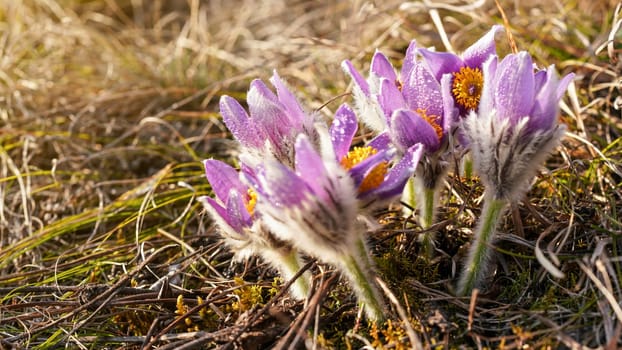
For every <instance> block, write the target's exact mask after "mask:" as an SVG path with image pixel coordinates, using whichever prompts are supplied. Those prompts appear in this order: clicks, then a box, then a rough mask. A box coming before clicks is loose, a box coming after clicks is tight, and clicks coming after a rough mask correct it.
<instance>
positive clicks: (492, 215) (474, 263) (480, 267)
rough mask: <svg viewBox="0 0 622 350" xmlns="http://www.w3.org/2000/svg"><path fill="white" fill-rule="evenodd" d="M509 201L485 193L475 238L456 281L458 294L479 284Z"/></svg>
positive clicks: (465, 292)
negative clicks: (491, 245)
mask: <svg viewBox="0 0 622 350" xmlns="http://www.w3.org/2000/svg"><path fill="white" fill-rule="evenodd" d="M508 204H509V201H508V200H507V199H498V198H495V197H494V196H492V195H489V194H486V197H485V199H484V208H483V210H482V216H480V218H479V222H478V225H477V230H476V232H475V240H474V242H473V243H472V244H471V247H470V248H469V255H468V257H467V263H466V264H465V265H464V269H463V271H462V275H461V276H460V280H459V282H458V295H463V296H464V295H469V294H470V293H471V291H473V289H474V288H476V287H477V286H479V285H480V283H481V280H482V278H483V277H484V276H485V274H486V272H487V267H488V266H487V264H488V259H489V256H490V252H491V249H490V244H491V243H492V241H493V239H494V236H495V231H496V228H497V225H498V224H499V221H500V220H501V218H502V216H503V214H504V213H505V210H506V208H507V207H508Z"/></svg>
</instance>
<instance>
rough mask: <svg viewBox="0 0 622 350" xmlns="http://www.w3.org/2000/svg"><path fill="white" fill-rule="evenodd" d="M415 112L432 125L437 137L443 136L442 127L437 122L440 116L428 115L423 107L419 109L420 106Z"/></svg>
mask: <svg viewBox="0 0 622 350" xmlns="http://www.w3.org/2000/svg"><path fill="white" fill-rule="evenodd" d="M416 112H417V114H419V115H420V116H421V118H423V119H424V120H425V121H426V122H428V124H430V126H432V128H433V129H434V131H435V132H436V137H438V139H439V140H441V139H442V138H443V127H442V126H441V125H440V123H439V121H440V119H441V117H439V116H437V115H428V114H427V113H426V111H425V109H421V108H419V109H417V110H416Z"/></svg>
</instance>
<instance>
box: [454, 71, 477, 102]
mask: <svg viewBox="0 0 622 350" xmlns="http://www.w3.org/2000/svg"><path fill="white" fill-rule="evenodd" d="M483 85H484V76H483V75H482V71H481V70H480V69H479V68H475V69H473V68H471V67H462V68H460V70H459V71H458V72H456V73H454V81H453V84H452V87H451V92H452V93H453V95H454V98H455V99H456V103H457V104H459V105H460V106H462V107H464V108H466V109H468V110H469V109H475V108H477V105H478V104H479V98H480V96H481V95H482V87H483Z"/></svg>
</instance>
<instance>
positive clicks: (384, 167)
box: [341, 146, 389, 193]
mask: <svg viewBox="0 0 622 350" xmlns="http://www.w3.org/2000/svg"><path fill="white" fill-rule="evenodd" d="M376 153H378V150H376V149H375V148H373V147H371V146H365V147H354V149H353V150H351V151H350V152H348V154H346V155H345V156H344V157H343V158H342V159H341V166H342V167H344V168H345V169H346V170H350V169H352V168H353V167H354V166H355V165H357V164H359V163H361V162H362V161H364V160H365V159H367V158H369V157H371V156H373V155H374V154H376ZM388 169H389V164H388V163H387V162H386V161H382V162H380V163H379V164H377V165H376V166H375V167H374V168H373V169H372V170H371V171H370V172H369V173H368V174H367V175H366V176H365V178H364V179H363V181H361V184H360V185H359V188H358V191H359V193H364V192H367V191H370V190H373V189H374V188H377V187H378V186H380V184H382V182H383V181H384V177H385V175H386V174H387V171H388Z"/></svg>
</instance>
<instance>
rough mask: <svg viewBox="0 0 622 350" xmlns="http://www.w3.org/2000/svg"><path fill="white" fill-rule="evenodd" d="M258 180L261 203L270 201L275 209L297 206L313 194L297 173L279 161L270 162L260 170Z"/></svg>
mask: <svg viewBox="0 0 622 350" xmlns="http://www.w3.org/2000/svg"><path fill="white" fill-rule="evenodd" d="M257 180H258V182H259V187H258V188H257V190H258V192H259V194H260V197H259V198H260V201H268V202H270V204H271V205H272V206H274V207H280V208H287V207H290V206H297V205H299V204H300V203H301V202H302V201H303V200H304V199H305V198H306V197H308V196H309V193H310V192H311V190H310V188H309V186H308V185H307V184H306V183H305V182H304V181H303V180H302V179H301V178H300V177H299V176H298V175H296V173H294V172H293V171H292V170H291V169H290V168H289V167H287V166H285V165H283V164H282V163H280V162H277V161H268V162H266V163H265V164H264V168H261V169H258V171H257Z"/></svg>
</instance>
